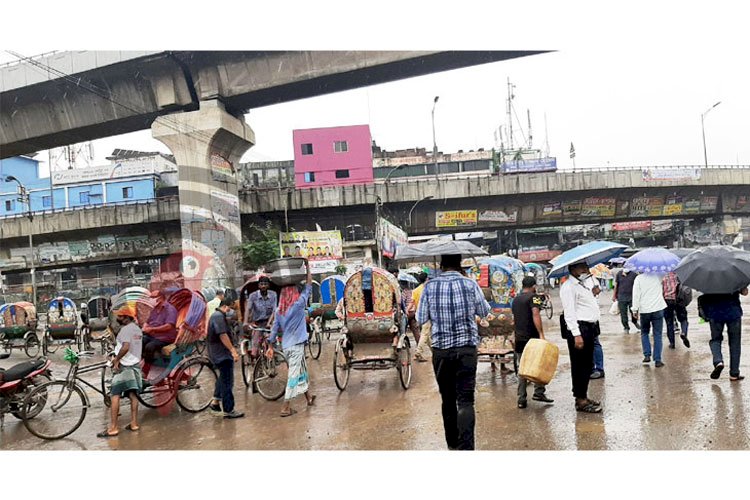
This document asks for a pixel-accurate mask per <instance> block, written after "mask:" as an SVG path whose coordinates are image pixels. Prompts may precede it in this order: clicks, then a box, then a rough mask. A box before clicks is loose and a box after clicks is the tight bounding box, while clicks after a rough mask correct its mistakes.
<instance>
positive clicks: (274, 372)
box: [240, 328, 289, 401]
mask: <svg viewBox="0 0 750 500" xmlns="http://www.w3.org/2000/svg"><path fill="white" fill-rule="evenodd" d="M254 331H258V332H261V334H262V335H261V341H260V346H259V347H258V352H259V353H260V355H259V356H258V357H257V358H256V359H255V360H253V359H252V356H251V346H252V344H251V342H252V332H254ZM269 333H271V330H269V329H268V328H253V329H252V330H251V332H250V335H248V334H247V333H243V335H242V340H241V341H240V353H241V355H240V361H241V363H242V381H243V382H245V386H246V387H252V388H253V392H256V391H257V392H258V393H260V395H261V397H263V399H265V400H267V401H276V400H277V399H279V398H280V397H281V396H282V395H283V394H284V391H285V390H286V382H287V378H288V376H289V365H288V364H287V361H286V357H284V354H282V353H281V352H280V351H278V350H276V347H278V346H279V343H280V341H277V342H276V346H273V347H274V349H273V356H272V357H270V358H269V357H268V355H267V354H266V353H267V352H268V351H269V348H270V347H272V346H271V344H270V343H269V341H268V334H269Z"/></svg>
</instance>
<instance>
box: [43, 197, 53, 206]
mask: <svg viewBox="0 0 750 500" xmlns="http://www.w3.org/2000/svg"><path fill="white" fill-rule="evenodd" d="M51 206H52V196H42V207H43V208H50V207H51Z"/></svg>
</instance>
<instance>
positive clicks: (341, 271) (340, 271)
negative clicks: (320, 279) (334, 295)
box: [333, 264, 347, 276]
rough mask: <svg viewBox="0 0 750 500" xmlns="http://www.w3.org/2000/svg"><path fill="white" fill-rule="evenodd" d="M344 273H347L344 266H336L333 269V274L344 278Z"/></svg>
mask: <svg viewBox="0 0 750 500" xmlns="http://www.w3.org/2000/svg"><path fill="white" fill-rule="evenodd" d="M346 271H347V269H346V266H345V265H344V264H339V265H338V266H336V269H334V271H333V272H335V273H336V274H340V275H342V276H346Z"/></svg>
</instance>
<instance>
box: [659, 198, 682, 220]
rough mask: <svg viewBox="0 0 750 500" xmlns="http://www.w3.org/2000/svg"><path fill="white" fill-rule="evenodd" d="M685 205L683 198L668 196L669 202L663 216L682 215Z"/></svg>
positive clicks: (665, 204) (663, 210)
mask: <svg viewBox="0 0 750 500" xmlns="http://www.w3.org/2000/svg"><path fill="white" fill-rule="evenodd" d="M684 208H685V205H684V202H683V199H682V196H676V195H675V196H667V201H666V203H664V207H663V209H662V214H663V215H682V213H683V211H684Z"/></svg>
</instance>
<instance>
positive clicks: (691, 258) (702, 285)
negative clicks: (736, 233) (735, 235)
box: [675, 246, 750, 293]
mask: <svg viewBox="0 0 750 500" xmlns="http://www.w3.org/2000/svg"><path fill="white" fill-rule="evenodd" d="M675 273H676V274H677V277H678V278H679V279H680V283H683V284H684V285H687V286H689V287H691V288H695V289H696V290H699V291H701V292H703V293H732V292H736V291H737V290H740V289H742V288H744V287H746V286H748V284H750V252H746V251H745V250H740V249H739V248H734V247H725V246H710V247H703V248H699V249H697V250H696V251H694V252H692V253H691V254H690V255H688V256H687V257H685V258H684V259H682V262H680V265H679V266H677V268H676V269H675Z"/></svg>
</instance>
